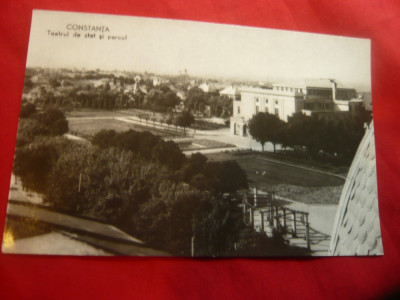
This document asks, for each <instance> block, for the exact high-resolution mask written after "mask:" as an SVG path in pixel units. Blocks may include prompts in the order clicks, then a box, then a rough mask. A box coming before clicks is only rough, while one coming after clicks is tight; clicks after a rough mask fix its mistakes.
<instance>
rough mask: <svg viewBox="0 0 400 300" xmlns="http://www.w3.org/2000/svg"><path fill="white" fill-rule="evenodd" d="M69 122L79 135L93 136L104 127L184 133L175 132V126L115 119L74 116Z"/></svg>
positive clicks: (159, 132)
mask: <svg viewBox="0 0 400 300" xmlns="http://www.w3.org/2000/svg"><path fill="white" fill-rule="evenodd" d="M143 122H145V121H143ZM68 123H69V130H70V131H71V132H77V133H78V135H81V136H83V137H92V136H93V135H95V134H96V133H97V132H99V131H100V130H103V129H106V130H115V131H117V132H122V131H127V130H129V129H133V130H136V131H149V132H151V133H153V134H154V135H158V136H162V137H169V136H177V135H178V136H179V135H182V134H181V133H180V132H175V130H174V129H173V127H171V129H170V130H160V129H157V128H152V127H147V126H140V125H137V124H131V123H126V122H122V121H118V120H114V119H87V118H82V119H80V118H72V119H69V120H68ZM149 124H150V122H149Z"/></svg>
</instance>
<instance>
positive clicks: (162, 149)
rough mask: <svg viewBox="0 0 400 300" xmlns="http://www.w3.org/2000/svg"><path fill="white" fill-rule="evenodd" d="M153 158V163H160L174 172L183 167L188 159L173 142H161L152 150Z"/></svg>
mask: <svg viewBox="0 0 400 300" xmlns="http://www.w3.org/2000/svg"><path fill="white" fill-rule="evenodd" d="M152 158H153V159H152V160H153V161H158V162H159V163H161V164H163V165H165V166H167V167H169V168H170V169H172V170H177V169H179V168H180V167H181V166H182V165H183V163H184V161H185V158H186V157H185V155H184V154H183V153H182V151H181V149H179V146H178V145H177V144H176V143H174V142H173V141H167V142H165V141H163V140H160V141H159V142H158V143H157V144H156V145H155V146H154V148H153V150H152Z"/></svg>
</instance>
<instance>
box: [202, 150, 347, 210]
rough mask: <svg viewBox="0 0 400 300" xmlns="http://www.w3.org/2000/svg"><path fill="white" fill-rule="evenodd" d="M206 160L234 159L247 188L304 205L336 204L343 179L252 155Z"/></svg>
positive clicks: (228, 154)
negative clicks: (255, 188)
mask: <svg viewBox="0 0 400 300" xmlns="http://www.w3.org/2000/svg"><path fill="white" fill-rule="evenodd" d="M207 157H208V158H209V160H214V161H221V160H236V161H237V163H238V164H239V165H240V166H241V167H242V168H243V169H244V170H245V172H246V174H247V179H248V182H249V186H250V187H257V188H258V189H259V190H264V191H274V192H276V194H277V195H279V196H282V197H285V198H289V199H292V200H295V201H299V202H302V203H307V204H337V203H338V201H339V198H340V194H341V191H342V188H343V184H344V181H345V180H344V179H343V178H340V177H337V176H335V175H333V174H332V175H331V174H328V173H326V174H324V173H321V172H318V170H317V169H316V170H315V171H314V170H308V169H305V168H303V167H301V166H298V167H297V166H293V165H291V163H288V164H286V162H285V161H271V160H265V159H263V158H262V157H260V156H257V155H256V154H251V155H243V156H242V157H240V156H238V155H233V154H232V153H218V154H211V155H207Z"/></svg>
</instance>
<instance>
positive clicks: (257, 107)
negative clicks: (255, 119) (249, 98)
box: [256, 105, 260, 114]
mask: <svg viewBox="0 0 400 300" xmlns="http://www.w3.org/2000/svg"><path fill="white" fill-rule="evenodd" d="M259 112H260V107H259V106H258V105H257V106H256V114H258V113H259Z"/></svg>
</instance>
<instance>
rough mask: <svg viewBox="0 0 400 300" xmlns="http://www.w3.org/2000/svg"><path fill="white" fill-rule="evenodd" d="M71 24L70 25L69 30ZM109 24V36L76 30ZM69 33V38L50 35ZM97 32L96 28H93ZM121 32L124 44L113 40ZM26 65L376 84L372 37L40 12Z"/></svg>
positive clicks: (107, 25) (33, 21)
mask: <svg viewBox="0 0 400 300" xmlns="http://www.w3.org/2000/svg"><path fill="white" fill-rule="evenodd" d="M68 24H70V25H68ZM74 24H76V25H91V26H105V27H108V29H109V32H104V36H105V39H103V40H100V39H99V34H101V32H96V38H95V39H87V38H84V37H83V36H81V37H80V38H74V37H72V34H73V33H74V32H79V33H81V34H85V33H87V31H74V30H68V29H67V27H69V26H71V25H74ZM48 30H50V31H51V32H59V31H61V32H64V33H66V32H69V36H68V37H58V36H51V35H49V32H48ZM91 33H94V31H91ZM108 35H117V36H121V37H124V36H126V37H127V39H126V40H107V36H108ZM27 65H28V66H41V67H67V68H71V67H75V68H86V69H97V68H99V69H109V70H115V69H117V70H127V71H140V72H142V71H148V72H156V73H170V74H178V72H179V71H182V70H184V69H187V71H188V73H189V74H190V75H213V76H222V77H241V78H249V79H258V80H268V79H271V78H299V79H300V78H335V79H337V80H339V81H342V82H344V83H353V84H357V85H362V86H365V87H368V88H369V87H370V78H371V74H370V68H371V66H370V40H367V39H355V38H346V37H338V36H331V35H317V34H308V33H299V32H294V31H281V30H270V29H261V28H254V27H242V26H233V25H220V24H212V23H201V22H188V21H176V20H166V19H154V18H137V17H126V16H112V15H96V14H83V13H67V12H54V11H42V10H35V11H34V13H33V20H32V26H31V37H30V42H29V50H28V60H27Z"/></svg>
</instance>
